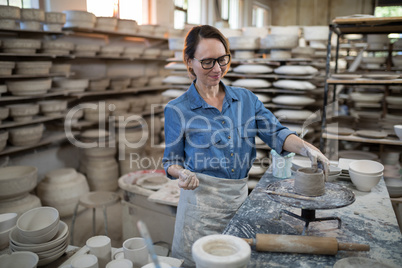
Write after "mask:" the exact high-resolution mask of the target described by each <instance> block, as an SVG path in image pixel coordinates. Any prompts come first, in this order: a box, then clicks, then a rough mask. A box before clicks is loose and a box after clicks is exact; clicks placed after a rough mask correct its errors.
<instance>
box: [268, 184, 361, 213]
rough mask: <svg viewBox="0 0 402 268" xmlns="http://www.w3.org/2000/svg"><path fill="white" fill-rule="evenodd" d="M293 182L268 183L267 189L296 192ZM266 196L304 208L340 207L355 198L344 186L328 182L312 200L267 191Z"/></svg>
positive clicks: (288, 204) (347, 204)
mask: <svg viewBox="0 0 402 268" xmlns="http://www.w3.org/2000/svg"><path fill="white" fill-rule="evenodd" d="M293 184H294V179H288V180H282V181H277V182H274V183H272V184H269V185H268V187H267V190H270V191H274V192H279V193H290V194H296V193H295V192H294V191H293ZM268 197H269V198H270V199H272V200H273V201H275V202H278V203H281V204H284V205H287V206H291V207H296V208H301V209H306V210H316V209H334V208H341V207H346V206H349V205H350V204H352V203H353V202H355V200H356V199H355V194H354V193H353V192H352V191H351V190H349V189H347V188H346V187H344V186H341V185H338V184H335V183H329V182H326V183H325V193H324V194H323V195H321V196H317V197H312V199H313V200H302V199H296V198H292V197H285V196H280V195H274V194H269V193H268Z"/></svg>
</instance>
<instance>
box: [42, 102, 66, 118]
mask: <svg viewBox="0 0 402 268" xmlns="http://www.w3.org/2000/svg"><path fill="white" fill-rule="evenodd" d="M38 104H39V105H40V110H41V112H42V113H43V114H45V115H53V116H54V115H60V114H62V113H63V112H64V111H65V110H66V109H67V101H66V100H46V101H39V102H38Z"/></svg>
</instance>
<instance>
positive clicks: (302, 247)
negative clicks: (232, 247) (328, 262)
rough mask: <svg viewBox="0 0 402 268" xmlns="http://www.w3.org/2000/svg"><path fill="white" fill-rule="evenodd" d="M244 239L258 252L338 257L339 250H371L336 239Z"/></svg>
mask: <svg viewBox="0 0 402 268" xmlns="http://www.w3.org/2000/svg"><path fill="white" fill-rule="evenodd" d="M243 239H244V240H245V241H246V242H247V243H248V244H249V245H250V246H255V247H256V249H257V251H271V252H286V253H306V254H320V255H336V254H337V253H338V251H339V250H347V251H369V250H370V246H369V245H364V244H355V243H341V242H338V240H337V239H336V238H335V237H318V236H301V235H276V234H257V236H256V239H253V238H249V239H247V238H243Z"/></svg>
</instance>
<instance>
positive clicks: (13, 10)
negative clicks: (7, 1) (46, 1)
mask: <svg viewBox="0 0 402 268" xmlns="http://www.w3.org/2000/svg"><path fill="white" fill-rule="evenodd" d="M20 18H21V9H20V8H19V7H16V6H8V5H7V6H5V5H0V19H13V20H19V19H20Z"/></svg>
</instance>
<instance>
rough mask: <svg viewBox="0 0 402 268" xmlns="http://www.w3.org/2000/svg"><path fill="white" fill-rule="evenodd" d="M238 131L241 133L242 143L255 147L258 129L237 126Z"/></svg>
mask: <svg viewBox="0 0 402 268" xmlns="http://www.w3.org/2000/svg"><path fill="white" fill-rule="evenodd" d="M237 133H238V134H239V137H240V141H241V142H242V145H243V146H245V145H248V146H251V147H254V143H255V142H254V140H255V136H257V130H256V129H252V128H247V129H246V128H245V127H244V126H240V127H237Z"/></svg>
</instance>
